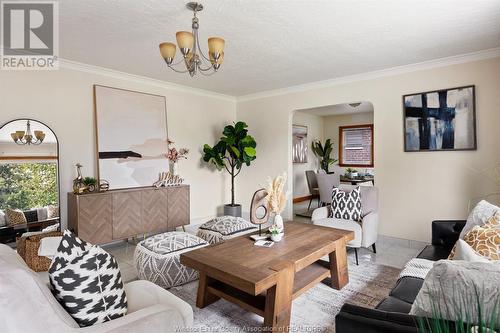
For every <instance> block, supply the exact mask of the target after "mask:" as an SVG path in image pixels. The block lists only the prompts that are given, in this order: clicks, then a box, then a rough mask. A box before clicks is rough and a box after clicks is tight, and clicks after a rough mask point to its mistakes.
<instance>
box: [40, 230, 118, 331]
mask: <svg viewBox="0 0 500 333" xmlns="http://www.w3.org/2000/svg"><path fill="white" fill-rule="evenodd" d="M82 249H84V251H82ZM59 250H61V251H59ZM49 281H50V285H51V286H52V293H53V294H54V296H55V297H56V299H57V300H58V301H59V303H60V304H61V305H62V306H63V307H64V309H65V310H66V311H67V312H68V314H69V315H71V317H73V319H74V320H75V321H76V322H77V323H78V325H80V326H81V327H84V326H91V325H94V324H96V323H103V322H106V321H109V320H112V319H115V318H118V317H121V316H123V315H125V314H126V313H127V296H126V295H125V289H124V287H123V282H122V278H121V274H120V269H119V268H118V263H117V262H116V260H115V258H113V256H111V255H110V254H109V253H107V252H106V251H104V250H103V249H102V248H100V247H99V246H97V245H93V246H91V245H89V244H88V243H86V242H84V241H82V240H80V239H79V238H77V237H76V236H74V235H73V234H72V233H71V232H68V231H65V233H64V235H63V239H62V240H61V244H60V246H59V249H58V251H57V254H56V256H55V257H54V259H53V261H52V264H51V267H50V269H49Z"/></svg>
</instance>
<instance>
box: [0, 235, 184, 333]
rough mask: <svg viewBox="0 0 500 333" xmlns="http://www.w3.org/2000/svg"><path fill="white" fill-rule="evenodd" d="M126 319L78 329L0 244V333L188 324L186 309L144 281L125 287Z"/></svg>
mask: <svg viewBox="0 0 500 333" xmlns="http://www.w3.org/2000/svg"><path fill="white" fill-rule="evenodd" d="M125 290H126V293H127V299H128V313H127V315H125V316H123V317H121V318H118V319H114V320H111V321H108V322H105V323H102V324H96V325H93V326H89V327H85V328H80V327H79V326H78V324H77V323H76V322H75V321H74V320H73V318H71V316H70V315H69V314H68V313H67V312H66V311H65V310H64V308H63V307H62V306H61V305H60V304H59V303H58V302H57V300H56V299H55V298H54V297H53V296H52V293H51V291H50V289H49V287H48V284H47V282H46V281H42V278H41V277H40V276H39V275H38V274H37V273H35V272H34V271H32V270H31V269H29V268H28V266H26V264H25V263H24V261H23V260H22V258H21V257H20V256H19V255H18V254H17V253H16V252H15V251H14V250H13V249H11V248H10V247H9V246H7V245H3V244H0V332H2V333H17V332H23V333H32V332H33V333H35V332H42V333H65V332H68V333H76V332H82V333H83V332H92V333H108V332H113V333H122V332H127V333H134V332H144V333H146V332H147V333H150V332H165V333H170V332H175V331H176V330H177V329H178V328H183V327H190V326H192V324H193V310H192V308H191V306H190V305H189V304H187V303H186V302H184V301H183V300H181V299H180V298H178V297H176V296H174V295H173V294H171V293H169V292H168V291H166V290H164V289H162V288H160V287H158V286H156V285H155V284H153V283H151V282H148V281H143V280H139V281H133V282H130V283H128V284H126V285H125Z"/></svg>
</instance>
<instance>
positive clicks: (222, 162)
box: [203, 121, 257, 217]
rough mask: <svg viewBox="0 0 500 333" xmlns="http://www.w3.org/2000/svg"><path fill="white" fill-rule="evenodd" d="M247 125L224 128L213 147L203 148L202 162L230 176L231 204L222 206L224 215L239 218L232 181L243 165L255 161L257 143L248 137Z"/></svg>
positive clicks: (206, 146)
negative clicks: (224, 171)
mask: <svg viewBox="0 0 500 333" xmlns="http://www.w3.org/2000/svg"><path fill="white" fill-rule="evenodd" d="M247 127H248V126H247V124H246V123H244V122H242V121H238V122H237V123H235V124H233V125H227V126H226V127H224V131H223V132H222V135H223V136H222V137H221V138H220V140H219V142H217V143H216V144H215V145H214V146H213V147H211V146H210V145H208V144H205V145H204V146H203V160H204V161H205V162H207V163H210V164H213V165H215V167H216V168H217V169H218V170H224V169H225V170H226V171H227V172H228V173H229V175H231V203H230V204H227V205H224V215H231V216H237V217H241V205H240V204H236V203H235V202H234V179H235V178H236V176H238V175H239V173H240V172H241V169H242V168H243V166H244V165H246V166H250V163H251V162H252V161H253V160H255V158H256V157H257V156H256V150H255V147H256V146H257V143H256V142H255V140H254V138H253V137H252V136H250V135H248V130H247Z"/></svg>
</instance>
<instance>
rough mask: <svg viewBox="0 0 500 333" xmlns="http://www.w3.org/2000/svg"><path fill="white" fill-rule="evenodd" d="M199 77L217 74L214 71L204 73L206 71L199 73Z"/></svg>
mask: <svg viewBox="0 0 500 333" xmlns="http://www.w3.org/2000/svg"><path fill="white" fill-rule="evenodd" d="M200 73H201V75H203V76H212V75H214V74H215V73H217V72H216V71H212V72H208V73H207V72H206V71H200Z"/></svg>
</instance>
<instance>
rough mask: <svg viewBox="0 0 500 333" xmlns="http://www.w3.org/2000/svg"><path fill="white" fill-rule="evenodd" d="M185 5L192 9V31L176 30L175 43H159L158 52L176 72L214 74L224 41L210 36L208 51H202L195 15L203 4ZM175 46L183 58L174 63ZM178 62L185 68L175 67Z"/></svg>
mask: <svg viewBox="0 0 500 333" xmlns="http://www.w3.org/2000/svg"><path fill="white" fill-rule="evenodd" d="M186 7H187V8H189V9H190V10H192V11H193V19H192V24H191V27H192V32H189V31H178V32H177V33H176V34H175V39H176V42H177V45H175V44H174V43H171V42H163V43H160V45H159V48H160V54H161V56H162V58H163V59H164V60H165V62H166V63H167V66H168V67H169V68H170V69H172V70H173V71H175V72H177V73H189V74H190V75H191V76H194V75H196V74H197V73H198V72H199V73H202V74H203V75H211V74H214V73H215V72H217V70H218V69H219V68H220V66H221V65H222V61H223V59H224V47H225V43H226V42H225V41H224V39H223V38H221V37H210V38H209V39H208V53H203V51H202V49H201V46H200V39H199V35H198V28H199V20H198V17H197V16H196V13H197V12H199V11H201V10H203V5H202V4H200V3H198V2H189V3H188V4H187V5H186ZM177 47H178V48H179V50H180V51H181V54H182V57H183V59H181V61H178V62H176V63H174V59H175V54H176V50H177ZM180 63H184V65H185V68H186V69H185V70H184V69H177V68H175V67H176V66H177V65H179V64H180Z"/></svg>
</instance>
